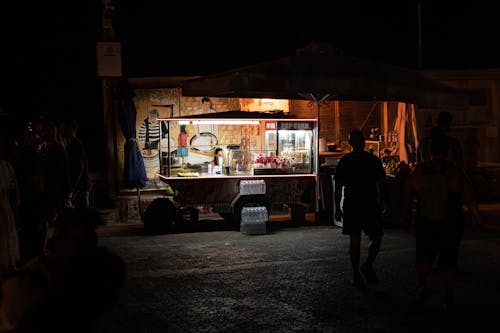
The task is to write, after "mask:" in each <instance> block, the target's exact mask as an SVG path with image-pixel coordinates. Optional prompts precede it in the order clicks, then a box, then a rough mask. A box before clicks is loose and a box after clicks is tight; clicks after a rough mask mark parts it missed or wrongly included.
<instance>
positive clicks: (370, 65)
mask: <svg viewBox="0 0 500 333" xmlns="http://www.w3.org/2000/svg"><path fill="white" fill-rule="evenodd" d="M181 88H182V94H183V95H184V96H212V97H239V98H275V99H306V98H307V97H306V96H307V94H309V95H310V94H313V95H314V96H316V97H317V98H321V97H323V96H325V95H327V94H329V95H330V99H334V100H361V101H363V100H364V101H370V100H379V101H397V102H405V103H412V104H416V105H417V106H418V107H424V108H458V109H462V108H466V107H467V106H468V102H469V96H468V95H467V94H466V93H465V92H463V91H459V90H457V89H454V88H452V87H449V86H446V85H444V84H442V83H440V82H438V81H435V80H432V79H429V78H427V77H425V76H423V75H422V74H420V73H418V72H416V71H413V70H409V69H405V68H401V67H397V66H392V65H388V64H384V63H380V62H376V61H371V60H366V59H361V58H356V57H349V56H344V55H339V54H333V53H331V52H316V53H305V52H304V53H302V54H298V55H295V56H288V57H283V58H278V59H275V60H271V61H267V62H262V63H257V64H255V65H250V66H246V67H241V68H237V69H234V70H230V71H225V72H221V73H217V74H213V75H207V76H203V77H199V78H195V79H190V80H186V81H184V82H182V83H181Z"/></svg>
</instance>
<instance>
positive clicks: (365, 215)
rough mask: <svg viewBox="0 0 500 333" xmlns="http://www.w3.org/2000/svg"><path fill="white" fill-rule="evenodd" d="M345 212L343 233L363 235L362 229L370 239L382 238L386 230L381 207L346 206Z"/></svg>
mask: <svg viewBox="0 0 500 333" xmlns="http://www.w3.org/2000/svg"><path fill="white" fill-rule="evenodd" d="M343 212H344V216H343V218H342V223H343V224H342V234H344V235H350V236H361V231H363V232H364V233H365V234H366V235H367V236H368V237H369V238H370V240H375V239H381V238H382V236H383V234H384V232H383V227H382V214H381V210H380V208H379V207H373V208H370V207H357V208H354V207H353V208H348V207H345V208H344V209H343Z"/></svg>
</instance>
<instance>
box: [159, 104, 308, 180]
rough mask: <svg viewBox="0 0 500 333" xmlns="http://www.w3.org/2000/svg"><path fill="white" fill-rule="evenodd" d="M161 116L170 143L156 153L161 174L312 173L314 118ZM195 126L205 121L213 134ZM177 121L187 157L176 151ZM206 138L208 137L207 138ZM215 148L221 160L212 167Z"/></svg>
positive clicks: (195, 175)
mask: <svg viewBox="0 0 500 333" xmlns="http://www.w3.org/2000/svg"><path fill="white" fill-rule="evenodd" d="M245 113H246V114H248V113H249V112H245ZM161 121H165V122H166V123H167V128H168V131H169V141H168V142H171V143H173V144H171V147H170V149H165V150H164V151H161V154H160V155H161V156H163V158H162V160H161V174H162V175H164V176H167V177H212V176H235V175H236V176H254V175H274V174H276V175H282V174H312V173H313V172H314V171H313V170H314V167H313V160H314V159H313V156H314V147H315V144H314V138H315V135H314V134H315V131H316V125H317V122H316V120H315V119H294V118H290V119H289V118H282V119H266V118H262V119H260V118H252V119H248V118H242V119H237V118H217V119H215V118H211V119H206V118H192V117H189V118H167V119H161ZM200 125H202V127H203V128H205V127H207V125H209V126H210V127H211V128H212V129H213V132H214V133H216V134H214V133H212V132H206V131H200V130H199V128H200V127H201V126H200ZM181 126H182V127H183V128H185V129H186V131H187V133H188V135H189V138H188V147H187V148H188V149H187V156H181V155H185V154H186V153H184V154H179V152H180V149H179V147H178V140H177V137H178V135H179V132H180V128H181ZM207 138H210V140H209V141H207ZM172 146H173V147H172ZM217 148H222V161H223V165H222V166H217V167H216V168H214V166H213V165H212V160H213V159H214V155H215V151H216V149H217ZM160 149H161V147H160ZM185 151H186V150H185V149H184V152H185ZM182 157H183V162H181V158H182Z"/></svg>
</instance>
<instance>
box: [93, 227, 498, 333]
mask: <svg viewBox="0 0 500 333" xmlns="http://www.w3.org/2000/svg"><path fill="white" fill-rule="evenodd" d="M347 241H348V239H347V237H345V236H343V235H341V233H340V228H338V227H335V226H332V225H319V226H301V227H291V226H289V225H287V224H281V223H275V224H273V225H272V226H271V227H270V228H269V233H268V234H266V235H259V236H247V235H243V234H241V233H239V232H236V231H231V230H221V231H211V232H180V233H176V234H167V235H147V234H145V233H144V231H143V230H142V228H140V227H135V228H128V229H126V230H122V231H119V232H117V231H116V230H115V231H114V232H109V229H108V232H106V231H101V235H100V244H101V245H104V246H107V247H109V248H111V249H113V250H114V251H115V252H117V253H119V254H120V255H122V256H123V258H124V260H125V261H126V264H127V268H128V274H127V279H126V284H125V287H124V289H123V291H122V294H121V298H120V300H119V303H118V304H117V306H116V308H115V309H113V311H112V312H110V313H109V314H108V315H107V316H105V317H104V318H102V321H101V324H102V325H101V326H102V327H103V329H102V330H96V331H99V332H120V333H126V332H134V333H139V332H448V331H449V332H498V331H499V330H500V323H499V320H498V317H499V315H500V288H499V287H498V285H499V282H500V229H499V228H494V227H490V226H488V225H484V226H482V227H476V228H472V227H469V228H468V230H467V232H466V235H465V239H464V241H463V244H462V248H461V255H460V262H459V266H460V274H459V282H458V288H457V304H456V308H455V309H454V310H453V311H450V312H449V313H446V312H443V311H442V309H441V288H440V287H441V286H440V280H439V274H438V273H435V274H434V275H433V276H432V279H431V281H430V287H431V292H432V293H433V295H431V297H430V298H429V299H428V301H427V303H426V304H425V305H424V306H423V307H419V306H417V305H416V303H415V302H414V299H415V294H414V287H415V271H414V233H413V229H412V228H410V229H401V228H390V229H387V230H386V235H385V238H384V242H383V248H382V251H381V253H380V255H379V257H378V260H377V262H376V269H377V271H378V275H379V277H380V278H381V283H380V284H379V285H378V286H376V287H372V288H370V289H369V290H367V291H360V290H357V289H354V288H353V287H351V286H350V285H349V280H350V277H351V274H350V264H349V259H348V253H347V246H348V243H347ZM363 246H364V248H366V239H364V243H363ZM365 254H366V252H365V253H364V255H365ZM487 327H488V328H487Z"/></svg>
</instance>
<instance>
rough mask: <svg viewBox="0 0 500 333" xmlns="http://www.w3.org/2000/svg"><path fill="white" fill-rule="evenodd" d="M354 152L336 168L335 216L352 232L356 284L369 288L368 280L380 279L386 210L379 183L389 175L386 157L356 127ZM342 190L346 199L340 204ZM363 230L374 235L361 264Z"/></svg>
mask: <svg viewBox="0 0 500 333" xmlns="http://www.w3.org/2000/svg"><path fill="white" fill-rule="evenodd" d="M349 144H350V145H351V146H352V152H350V153H348V154H346V155H345V156H344V157H342V158H341V159H340V161H339V163H338V165H337V168H336V171H335V205H336V210H335V219H336V220H337V221H341V220H342V221H343V225H342V234H344V235H349V237H350V246H349V256H350V259H351V264H352V268H353V280H352V283H353V286H355V287H357V288H365V287H366V285H365V283H364V281H363V279H362V276H361V273H362V274H363V275H364V277H365V279H366V282H368V283H377V282H378V278H377V276H376V274H375V271H374V269H373V262H374V261H375V257H376V256H377V254H378V252H379V250H380V244H381V242H382V235H383V229H382V214H381V208H380V202H379V189H378V185H379V182H380V181H381V180H383V179H384V178H385V170H384V167H383V166H382V161H381V160H380V159H379V158H378V157H376V156H374V155H372V154H371V153H368V152H366V151H365V150H364V148H365V138H364V136H363V133H361V131H358V130H354V131H352V132H351V133H350V134H349ZM342 193H343V196H344V202H343V205H342V207H341V206H340V203H341V199H342ZM361 231H364V232H365V234H366V235H368V237H369V239H370V244H369V247H368V256H367V258H366V261H365V262H364V263H363V264H362V265H361V266H360V257H361Z"/></svg>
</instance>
